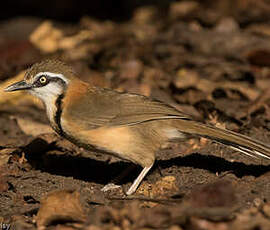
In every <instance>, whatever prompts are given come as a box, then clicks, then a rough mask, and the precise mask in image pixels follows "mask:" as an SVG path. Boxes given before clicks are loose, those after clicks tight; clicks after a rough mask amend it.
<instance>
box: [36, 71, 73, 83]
mask: <svg viewBox="0 0 270 230" xmlns="http://www.w3.org/2000/svg"><path fill="white" fill-rule="evenodd" d="M42 75H45V76H49V77H59V78H61V79H62V80H63V81H64V82H66V83H68V82H69V80H68V79H67V78H66V77H65V76H64V75H63V74H61V73H51V72H40V73H38V74H37V75H36V76H35V77H34V81H35V80H36V79H37V78H39V77H40V76H42Z"/></svg>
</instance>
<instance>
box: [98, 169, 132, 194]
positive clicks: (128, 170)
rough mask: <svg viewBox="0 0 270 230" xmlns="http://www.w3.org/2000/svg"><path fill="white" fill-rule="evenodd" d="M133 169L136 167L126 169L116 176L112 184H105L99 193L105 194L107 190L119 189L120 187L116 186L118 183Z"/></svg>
mask: <svg viewBox="0 0 270 230" xmlns="http://www.w3.org/2000/svg"><path fill="white" fill-rule="evenodd" d="M135 167H136V165H131V166H130V167H128V168H127V169H125V170H124V171H123V172H122V173H121V174H120V175H118V176H117V177H116V178H114V179H113V181H112V182H110V183H108V184H106V185H105V186H104V187H103V188H102V189H101V191H102V192H107V191H109V190H113V189H117V188H120V187H121V186H120V185H117V183H118V182H119V181H121V180H122V179H123V178H124V177H126V176H127V175H128V174H129V173H130V172H131V171H132V170H134V168H135Z"/></svg>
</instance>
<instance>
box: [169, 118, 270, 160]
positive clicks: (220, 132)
mask: <svg viewBox="0 0 270 230" xmlns="http://www.w3.org/2000/svg"><path fill="white" fill-rule="evenodd" d="M174 125H175V126H176V128H177V129H178V130H179V131H180V132H182V133H186V134H191V135H195V136H201V137H206V138H208V139H211V140H214V141H216V142H219V143H222V144H225V145H227V146H229V147H230V148H232V149H234V150H237V151H239V152H241V153H244V154H246V155H248V156H251V157H255V158H264V159H268V160H270V146H268V145H266V144H264V143H262V142H260V141H257V140H254V139H252V138H250V137H247V136H245V135H242V134H239V133H236V132H233V131H230V130H226V129H220V128H217V127H215V126H210V125H206V124H202V123H199V122H194V121H190V120H182V119H179V120H176V121H175V123H174Z"/></svg>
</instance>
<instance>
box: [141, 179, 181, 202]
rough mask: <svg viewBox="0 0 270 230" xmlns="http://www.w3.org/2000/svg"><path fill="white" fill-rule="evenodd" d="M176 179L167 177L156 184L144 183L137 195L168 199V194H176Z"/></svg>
mask: <svg viewBox="0 0 270 230" xmlns="http://www.w3.org/2000/svg"><path fill="white" fill-rule="evenodd" d="M176 191H178V188H177V186H176V178H175V177H174V176H165V177H163V178H161V179H160V180H158V181H157V182H156V183H155V184H149V183H148V182H146V181H144V182H143V183H142V185H141V186H140V187H139V189H138V190H137V192H136V193H138V194H143V195H144V196H147V197H154V198H157V197H158V198H163V197H165V198H166V197H167V194H168V192H176Z"/></svg>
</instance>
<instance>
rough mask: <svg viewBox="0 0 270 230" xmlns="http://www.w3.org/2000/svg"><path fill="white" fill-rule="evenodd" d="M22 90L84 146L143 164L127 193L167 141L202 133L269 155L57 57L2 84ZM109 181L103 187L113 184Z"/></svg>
mask: <svg viewBox="0 0 270 230" xmlns="http://www.w3.org/2000/svg"><path fill="white" fill-rule="evenodd" d="M17 90H24V91H27V92H29V93H30V94H32V95H34V96H36V97H38V98H39V99H41V101H42V102H43V104H44V106H45V108H46V113H47V117H48V120H49V122H50V125H51V126H52V128H53V129H54V130H55V132H56V133H58V134H59V135H60V136H62V137H64V138H66V139H67V140H69V141H70V142H72V143H74V144H75V145H77V146H79V147H82V148H84V149H86V150H93V149H95V150H97V151H100V152H102V153H106V154H109V155H112V156H116V157H118V158H120V159H123V160H126V161H129V162H132V163H134V164H136V165H140V166H141V167H142V170H141V172H140V173H139V175H138V176H137V177H136V179H135V180H134V182H133V183H132V185H131V186H130V187H129V189H128V191H127V192H126V194H127V195H131V194H133V193H135V192H136V190H137V188H138V186H139V185H140V183H141V181H142V180H143V179H144V177H145V176H146V174H147V173H148V172H149V170H150V169H151V168H152V166H153V164H154V162H155V157H156V156H155V154H156V152H157V151H158V150H159V149H160V148H161V147H162V146H163V145H164V144H165V143H167V142H169V141H172V140H183V139H187V138H190V137H204V138H208V139H210V140H212V141H214V142H218V143H221V144H224V145H226V146H229V147H230V148H232V149H234V150H237V151H238V152H240V153H243V154H246V155H248V156H251V157H255V158H259V159H267V160H270V146H268V145H267V144H265V143H263V142H261V141H258V140H255V139H253V138H251V137H248V136H245V135H243V134H240V133H236V132H233V131H230V130H228V129H223V128H218V127H216V126H213V125H209V124H205V123H203V122H199V121H196V120H194V119H193V118H192V117H191V116H189V115H187V114H185V113H183V112H181V111H179V110H177V109H176V108H175V107H173V106H171V105H168V104H166V103H164V102H161V101H158V100H154V99H151V98H149V97H146V96H143V95H139V94H133V93H128V92H118V91H115V90H112V89H108V88H101V87H96V86H94V85H92V84H90V83H87V82H84V81H82V80H80V79H79V78H78V76H77V74H76V73H75V72H74V71H73V69H72V68H71V67H70V66H69V65H67V64H66V63H64V62H62V61H59V60H52V59H49V60H43V61H41V62H39V63H36V64H34V65H32V66H31V67H30V68H29V69H28V70H27V71H26V73H25V76H24V79H23V80H21V81H19V82H16V83H13V84H11V85H10V86H8V87H7V88H5V91H6V92H11V91H17ZM110 186H111V184H108V185H107V187H106V186H105V187H104V188H103V191H106V189H110V188H113V186H112V187H110Z"/></svg>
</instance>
